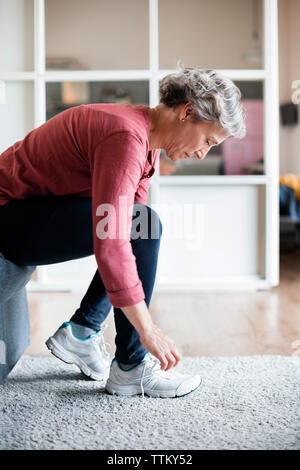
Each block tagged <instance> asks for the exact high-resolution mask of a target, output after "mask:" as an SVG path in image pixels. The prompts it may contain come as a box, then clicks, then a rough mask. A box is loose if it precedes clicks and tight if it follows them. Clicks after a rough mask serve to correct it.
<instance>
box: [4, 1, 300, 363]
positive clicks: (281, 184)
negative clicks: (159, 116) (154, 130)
mask: <svg viewBox="0 0 300 470" xmlns="http://www.w3.org/2000/svg"><path fill="white" fill-rule="evenodd" d="M299 22H300V2H299V1H298V0H278V1H276V0H185V1H181V0H110V1H107V0H85V1H83V0H0V97H1V104H0V129H1V134H0V152H1V151H3V150H5V149H6V148H7V147H8V146H9V145H11V144H12V143H14V142H15V141H17V140H20V139H22V138H23V137H24V136H25V135H26V134H27V133H28V132H29V131H30V130H31V129H33V128H34V127H36V126H38V125H40V124H42V123H43V122H45V120H48V119H50V118H52V117H53V116H55V115H56V114H57V113H59V112H62V111H63V110H65V109H67V108H69V107H71V106H77V105H80V104H84V103H97V102H115V103H131V104H133V105H139V104H143V105H146V106H150V107H154V106H156V105H157V104H158V103H159V96H158V86H159V80H160V79H161V78H162V77H163V76H164V75H166V74H167V73H171V72H172V71H175V69H176V64H177V61H178V60H179V59H181V60H182V61H183V63H184V65H185V66H187V67H199V68H209V69H218V70H220V71H222V72H223V73H224V74H227V76H229V77H230V78H232V79H233V80H234V82H235V83H236V85H237V86H238V87H239V88H240V90H241V93H242V102H243V106H244V109H245V112H246V123H247V135H246V136H245V138H244V139H241V140H238V139H228V140H227V141H225V142H224V143H223V144H221V145H220V146H217V147H214V148H213V149H212V150H211V151H210V152H209V154H208V155H207V157H206V158H205V159H204V160H203V161H199V160H197V159H196V158H194V157H193V158H191V159H189V160H184V161H181V162H178V163H176V164H175V163H173V162H171V161H170V160H169V159H168V158H167V157H166V155H165V152H164V151H163V150H162V151H161V155H160V162H159V167H158V168H157V170H156V173H155V175H154V177H153V179H152V180H153V181H152V182H151V189H150V194H149V200H148V204H149V205H152V206H153V207H154V208H155V207H157V208H158V211H159V213H160V215H161V218H162V219H163V222H165V225H168V224H169V225H170V226H171V225H172V222H170V221H169V220H170V219H169V218H168V217H167V216H165V215H164V213H163V211H162V210H161V211H160V207H161V206H162V205H163V204H167V205H168V204H169V205H170V204H171V203H175V204H177V205H178V206H179V207H183V205H184V204H192V205H195V204H198V205H200V211H199V214H200V215H199V224H200V225H201V227H202V229H201V231H200V232H197V235H196V236H197V237H198V238H197V240H196V241H197V243H196V244H194V245H193V244H191V243H190V242H189V241H186V240H180V241H178V240H174V239H172V240H168V239H167V237H165V239H163V240H162V244H161V256H160V262H159V267H158V276H157V285H156V290H155V294H154V296H153V300H152V304H151V312H152V314H153V316H155V318H156V319H157V322H158V323H159V322H160V324H161V325H162V327H164V328H165V330H166V332H169V334H171V335H173V337H174V338H175V339H176V340H177V342H179V343H180V345H181V347H182V351H183V352H184V353H185V354H190V355H197V354H208V355H210V354H211V355H214V354H219V353H222V354H235V353H255V352H257V351H260V352H270V351H271V352H276V351H277V352H278V351H279V352H282V353H289V352H290V351H291V346H290V344H291V341H292V338H294V336H295V335H296V336H297V334H298V336H299V334H300V333H297V332H298V331H299V329H300V325H299V323H300V321H299V318H298V314H297V308H298V307H297V301H298V300H299V299H298V296H299V294H298V292H297V289H296V287H295V286H297V285H298V286H299V279H300V276H299V277H298V263H297V262H298V260H299V258H297V257H298V252H299V246H300V235H299V233H300V229H299V227H300V209H299V206H300V202H299V201H300V177H299V175H300V159H299V143H300V126H299V120H298V110H299V102H300V92H298V94H297V88H298V89H300V62H299V60H298V56H299V54H298V50H297V44H298V43H299V41H300V28H299V26H300V24H299ZM297 80H298V82H299V83H297ZM179 212H180V211H179ZM182 217H183V214H181V213H179V214H178V212H177V214H176V219H177V222H178V220H179V224H183V222H182V220H183V219H182ZM166 231H167V230H166ZM37 236H38V234H37ZM280 252H281V270H282V271H280V263H279V261H280ZM96 268H97V267H96V263H95V260H94V257H88V258H85V259H82V260H74V261H72V262H68V263H59V264H56V265H51V266H38V267H37V269H36V271H35V273H34V275H33V277H32V281H30V283H29V286H28V295H29V301H30V310H31V316H32V328H33V332H36V333H34V334H33V335H32V338H33V339H32V346H31V349H30V350H29V352H30V353H32V354H35V353H42V354H47V352H46V349H45V348H44V346H43V338H45V337H46V335H48V334H49V333H51V332H53V329H54V330H55V329H56V328H57V327H58V326H59V324H60V322H62V321H64V320H67V319H68V318H69V317H70V316H71V314H72V313H73V311H74V309H75V308H77V306H78V303H79V302H80V298H81V297H82V296H83V294H84V292H85V290H86V289H87V287H88V285H89V283H90V281H91V279H92V277H93V273H94V271H95V269H96ZM291 273H292V274H291ZM291 276H292V280H293V281H295V286H294V284H293V282H292V283H291V282H287V279H289V281H291ZM279 281H280V282H279ZM297 282H298V284H297ZM285 283H286V284H285ZM279 284H280V287H279ZM280 288H281V290H280ZM291 288H293V289H294V290H293V291H292V294H291V292H290V291H289V289H291ZM217 293H218V294H217ZM232 293H233V294H234V296H232V295H233V294H232ZM283 298H284V299H285V300H284V301H282V302H283V303H281V299H283ZM233 299H234V300H233ZM291 299H294V301H293V302H294V304H293V305H290V303H291ZM287 305H289V311H290V316H289V318H287V316H286V309H287ZM224 311H226V315H228V316H229V317H227V316H225V317H224V315H225V312H224ZM291 312H294V313H291ZM182 314H184V318H185V319H187V318H188V319H189V321H188V322H187V325H188V326H186V329H185V327H183V328H182V318H183V317H182ZM171 317H172V318H173V324H172V326H170V321H169V320H170V318H171ZM110 318H111V315H110ZM179 325H181V326H180V327H179ZM190 325H193V326H194V327H193V328H192V330H191V326H190ZM233 325H235V326H233ZM282 325H286V326H285V333H284V334H283V333H282V331H283V326H282ZM178 328H181V332H180V334H179V333H178V331H177V330H178ZM199 331H201V332H202V334H201V335H200V336H199ZM108 334H109V335H110V342H111V344H112V346H113V334H114V332H113V324H112V322H111V320H110V330H109V332H108ZM232 336H235V339H236V341H232ZM45 339H46V338H45Z"/></svg>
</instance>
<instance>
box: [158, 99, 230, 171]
mask: <svg viewBox="0 0 300 470" xmlns="http://www.w3.org/2000/svg"><path fill="white" fill-rule="evenodd" d="M182 118H184V121H182V120H181V119H182ZM191 118H192V115H191V113H189V110H188V107H186V105H185V106H182V107H180V108H178V110H177V112H176V118H175V119H172V122H171V125H170V126H169V129H168V132H166V134H165V139H164V140H165V141H164V147H163V148H164V149H165V151H166V154H167V157H168V158H170V159H171V160H172V161H173V162H177V161H179V160H183V159H184V158H189V157H192V156H193V155H196V156H197V157H198V158H199V159H200V160H203V158H205V156H206V155H207V153H208V152H209V150H210V149H211V148H212V147H213V146H215V145H219V144H220V143H221V142H223V141H224V140H225V139H226V138H227V137H228V136H227V135H226V133H225V132H224V130H222V129H221V128H220V127H219V126H218V124H217V123H216V122H196V123H194V122H192V119H191Z"/></svg>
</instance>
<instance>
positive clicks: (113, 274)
mask: <svg viewBox="0 0 300 470" xmlns="http://www.w3.org/2000/svg"><path fill="white" fill-rule="evenodd" d="M148 110H149V108H148V107H147V106H143V105H139V106H133V105H130V104H115V103H99V104H88V105H81V106H76V107H73V108H70V109H68V110H66V111H63V112H61V113H59V114H58V115H56V116H54V117H53V118H52V119H50V120H49V121H47V122H46V123H44V124H43V125H41V126H39V127H37V128H36V129H34V130H33V131H31V132H29V134H27V135H26V136H25V138H24V139H23V140H21V141H19V142H16V143H15V144H14V145H12V146H11V147H9V148H8V149H7V150H5V151H4V152H3V153H2V154H1V155H0V205H4V204H6V203H7V202H8V201H9V200H10V199H26V197H27V196H34V195H36V196H52V195H53V196H56V195H68V194H73V195H77V196H87V197H92V208H93V215H92V216H93V240H94V253H95V257H96V261H97V265H98V269H99V273H100V276H101V278H102V280H103V283H104V286H105V288H106V292H107V295H108V297H109V300H110V302H111V304H112V305H113V306H115V307H126V306H130V305H134V304H136V303H138V302H140V301H141V300H144V299H145V294H144V290H143V286H142V283H141V280H140V279H139V276H138V272H137V266H136V259H135V256H134V254H133V252H132V247H131V243H130V226H131V220H132V219H131V215H125V218H126V217H127V219H126V220H127V224H128V227H129V229H128V232H126V234H127V236H125V237H124V229H122V230H123V232H122V235H121V236H118V234H119V231H118V230H119V220H120V219H121V218H120V217H119V212H120V213H121V214H122V216H124V208H123V209H122V204H120V199H119V196H125V197H126V204H127V208H128V207H130V204H133V203H134V202H135V201H136V202H141V203H142V204H146V202H147V196H148V190H149V186H150V179H151V176H152V175H153V173H154V171H155V168H156V164H157V161H158V159H159V154H160V149H156V150H152V151H149V141H148V134H149V129H150V118H149V114H148ZM121 199H122V198H121ZM105 203H108V204H112V205H113V206H114V208H115V211H116V236H115V237H114V238H103V237H102V239H101V237H100V238H99V237H98V235H97V234H96V228H97V225H98V224H99V222H100V221H101V220H102V219H103V218H104V219H105V217H106V220H107V215H108V213H107V212H104V213H103V212H102V214H101V215H96V209H97V207H98V206H99V205H100V204H105ZM119 206H120V207H119ZM122 211H123V212H122ZM98 213H99V212H98ZM98 213H97V214H98ZM131 214H132V213H131ZM123 220H124V219H123ZM99 225H101V224H99ZM98 227H99V226H98ZM106 230H107V229H106ZM98 233H99V232H98ZM70 235H71V234H70Z"/></svg>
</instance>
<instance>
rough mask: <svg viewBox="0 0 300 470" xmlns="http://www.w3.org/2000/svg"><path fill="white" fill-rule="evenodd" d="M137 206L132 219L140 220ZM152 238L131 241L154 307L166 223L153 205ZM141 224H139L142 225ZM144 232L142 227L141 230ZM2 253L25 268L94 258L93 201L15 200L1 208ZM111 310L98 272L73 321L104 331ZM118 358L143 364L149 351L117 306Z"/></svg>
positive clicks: (68, 198)
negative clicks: (137, 218)
mask: <svg viewBox="0 0 300 470" xmlns="http://www.w3.org/2000/svg"><path fill="white" fill-rule="evenodd" d="M139 206H140V207H141V206H142V205H141V204H139V203H135V204H134V210H133V217H132V220H134V219H135V217H138V216H139V211H138V208H139ZM144 207H146V209H147V215H148V224H147V227H148V230H149V233H148V237H147V238H146V237H145V236H144V235H143V236H139V237H138V238H136V237H134V238H135V239H131V241H130V242H131V245H132V251H133V254H134V255H135V257H136V263H137V270H138V274H139V277H140V279H141V282H142V285H143V289H144V292H145V296H146V298H145V302H146V304H147V306H148V307H149V304H150V300H151V296H152V291H153V287H154V282H155V276H156V269H157V261H158V253H159V247H160V238H161V234H162V224H161V221H160V218H159V216H158V214H157V213H156V212H155V211H154V210H153V209H151V208H150V207H148V206H144ZM139 225H140V224H139ZM137 230H138V231H141V233H142V232H143V233H144V232H145V230H144V229H143V228H139V226H138V227H137ZM0 251H1V253H2V254H3V255H4V256H5V257H6V258H7V259H8V260H10V261H12V262H14V263H16V264H21V265H25V266H26V265H27V266H28V265H29V266H35V265H37V266H38V265H46V264H53V263H60V262H63V261H69V260H72V259H78V258H83V257H85V256H90V255H92V254H93V253H94V251H93V226H92V200H91V198H88V197H78V196H55V197H53V196H52V197H30V198H27V199H23V200H17V199H14V200H11V201H10V202H9V203H7V204H5V205H4V206H0ZM111 307H112V305H111V303H110V301H109V299H108V296H107V293H106V291H105V287H104V284H103V282H102V279H101V277H100V274H99V270H98V269H97V271H96V273H95V275H94V278H93V280H92V282H91V284H90V286H89V288H88V290H87V292H86V294H85V296H84V297H83V299H82V301H81V303H80V307H79V308H78V309H77V310H76V311H75V313H74V315H73V317H72V318H71V320H72V321H74V322H76V323H78V324H81V325H84V326H88V327H90V328H93V329H95V330H99V329H100V326H101V323H102V322H103V321H104V320H105V318H106V317H107V315H108V314H109V312H110V309H111ZM114 319H115V326H116V338H115V343H116V354H115V357H116V359H117V360H118V361H120V362H123V363H124V364H132V363H134V362H138V361H140V360H142V358H143V357H144V355H145V354H146V352H147V350H146V349H145V348H144V347H143V346H142V344H141V343H140V340H139V336H138V333H137V331H136V329H135V328H134V326H133V325H132V324H131V323H130V322H129V320H128V319H127V317H126V316H125V315H124V313H123V312H122V310H121V309H120V308H116V307H114Z"/></svg>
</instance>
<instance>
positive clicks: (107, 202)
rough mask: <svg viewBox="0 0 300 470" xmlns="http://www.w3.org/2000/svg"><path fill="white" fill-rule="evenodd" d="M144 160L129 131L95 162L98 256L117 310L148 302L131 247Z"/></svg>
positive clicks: (104, 145) (103, 147) (98, 152)
mask: <svg viewBox="0 0 300 470" xmlns="http://www.w3.org/2000/svg"><path fill="white" fill-rule="evenodd" d="M144 159H145V149H144V145H143V143H142V142H141V141H140V140H139V138H138V137H137V136H135V135H134V134H131V133H129V132H126V131H124V132H123V131H122V132H117V133H114V134H112V135H110V136H109V137H107V138H106V139H105V140H104V141H102V142H101V143H99V144H98V145H97V146H96V148H95V149H94V151H93V154H92V157H91V162H90V164H91V175H92V211H93V213H92V218H93V243H94V253H95V258H96V261H97V265H98V269H99V273H100V276H101V278H102V281H103V284H104V286H105V289H106V292H107V295H108V298H109V300H110V302H111V304H112V305H113V306H114V307H128V306H130V305H135V304H137V303H138V302H140V301H141V300H144V299H145V293H144V290H143V286H142V282H141V280H140V278H139V275H138V271H137V265H136V258H135V255H134V254H133V251H132V246H131V242H130V233H131V225H132V213H133V204H134V198H135V193H136V190H137V187H138V185H139V181H140V179H141V177H142V175H143V168H144Z"/></svg>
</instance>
